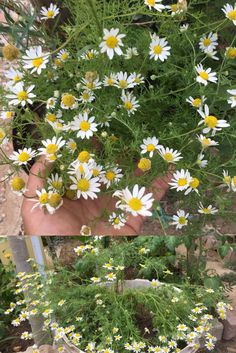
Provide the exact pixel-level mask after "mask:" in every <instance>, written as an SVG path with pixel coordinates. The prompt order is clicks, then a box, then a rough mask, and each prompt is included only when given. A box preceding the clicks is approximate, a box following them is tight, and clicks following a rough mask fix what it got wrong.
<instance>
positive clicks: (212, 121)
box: [198, 104, 230, 136]
mask: <svg viewBox="0 0 236 353" xmlns="http://www.w3.org/2000/svg"><path fill="white" fill-rule="evenodd" d="M198 113H199V114H200V115H201V117H202V118H203V119H202V120H200V122H199V123H198V125H201V124H204V125H205V126H206V128H204V129H203V130H202V132H203V133H204V134H207V133H208V132H210V131H211V130H212V136H214V135H215V133H216V132H217V131H220V130H222V128H224V127H229V126H230V124H228V123H227V121H226V120H223V119H222V120H220V119H218V118H217V117H216V116H214V115H209V107H208V105H207V104H205V106H204V111H202V110H200V109H199V110H198Z"/></svg>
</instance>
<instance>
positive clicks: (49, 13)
mask: <svg viewBox="0 0 236 353" xmlns="http://www.w3.org/2000/svg"><path fill="white" fill-rule="evenodd" d="M59 12H60V10H59V8H58V7H57V5H55V4H53V3H51V4H50V6H49V7H48V8H46V7H44V6H43V7H41V10H40V14H41V20H48V19H53V18H55V17H56V16H57V15H58V14H59Z"/></svg>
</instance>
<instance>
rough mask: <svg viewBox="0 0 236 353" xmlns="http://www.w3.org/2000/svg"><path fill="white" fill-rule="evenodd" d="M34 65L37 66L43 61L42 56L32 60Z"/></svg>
mask: <svg viewBox="0 0 236 353" xmlns="http://www.w3.org/2000/svg"><path fill="white" fill-rule="evenodd" d="M32 63H33V65H34V67H37V68H39V67H40V66H41V65H42V63H43V58H36V59H34V60H33V61H32Z"/></svg>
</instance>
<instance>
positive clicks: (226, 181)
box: [223, 170, 231, 191]
mask: <svg viewBox="0 0 236 353" xmlns="http://www.w3.org/2000/svg"><path fill="white" fill-rule="evenodd" d="M223 181H224V184H226V185H227V186H228V188H229V190H230V184H231V176H230V175H229V172H228V170H223ZM229 190H228V191H229Z"/></svg>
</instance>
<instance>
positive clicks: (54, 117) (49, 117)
mask: <svg viewBox="0 0 236 353" xmlns="http://www.w3.org/2000/svg"><path fill="white" fill-rule="evenodd" d="M61 117H62V112H61V110H58V111H57V112H56V113H51V112H48V113H47V114H46V116H45V121H47V122H48V123H55V122H57V121H59V122H63V120H61V119H60V118H61Z"/></svg>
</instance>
